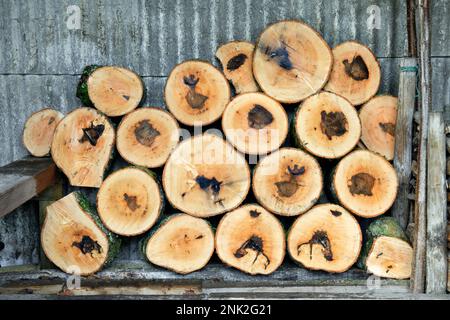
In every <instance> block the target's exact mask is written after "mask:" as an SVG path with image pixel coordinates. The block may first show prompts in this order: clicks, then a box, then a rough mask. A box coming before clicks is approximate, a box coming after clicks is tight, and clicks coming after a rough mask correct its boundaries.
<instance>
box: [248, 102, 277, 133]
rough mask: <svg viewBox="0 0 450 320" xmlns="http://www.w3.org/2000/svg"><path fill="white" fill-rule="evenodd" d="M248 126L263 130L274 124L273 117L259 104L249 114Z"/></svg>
mask: <svg viewBox="0 0 450 320" xmlns="http://www.w3.org/2000/svg"><path fill="white" fill-rule="evenodd" d="M247 121H248V126H249V127H250V128H253V129H263V128H264V127H266V126H268V125H269V124H271V123H272V122H273V115H272V113H270V112H269V111H268V110H267V109H266V108H264V107H263V106H261V105H259V104H255V106H254V107H253V108H252V109H251V110H250V111H249V112H248V114H247Z"/></svg>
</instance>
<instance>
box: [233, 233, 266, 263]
mask: <svg viewBox="0 0 450 320" xmlns="http://www.w3.org/2000/svg"><path fill="white" fill-rule="evenodd" d="M247 250H253V251H255V252H256V256H255V259H254V260H253V262H252V264H255V262H256V260H257V259H258V257H259V255H262V256H263V257H264V258H265V259H266V262H265V263H264V269H267V267H268V266H269V264H270V259H269V257H267V255H266V254H265V253H264V249H263V240H262V239H261V238H260V237H258V236H255V235H253V236H251V237H250V238H249V239H248V240H247V241H245V242H244V243H243V244H242V245H241V246H240V247H239V249H237V250H236V252H235V253H234V256H235V257H236V258H238V259H240V258H242V257H243V256H245V255H246V254H247V253H248V252H247Z"/></svg>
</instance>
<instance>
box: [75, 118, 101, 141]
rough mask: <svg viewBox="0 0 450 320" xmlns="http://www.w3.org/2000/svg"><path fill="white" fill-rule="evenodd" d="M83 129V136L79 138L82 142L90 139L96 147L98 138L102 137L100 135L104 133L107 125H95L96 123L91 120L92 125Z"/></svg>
mask: <svg viewBox="0 0 450 320" xmlns="http://www.w3.org/2000/svg"><path fill="white" fill-rule="evenodd" d="M81 130H83V136H82V137H81V139H80V140H79V141H80V143H84V142H86V141H89V143H90V144H91V145H92V146H94V147H95V146H96V145H97V141H98V139H100V137H101V136H102V134H103V131H104V130H105V125H104V124H98V125H95V126H94V123H93V122H91V125H90V127H88V128H82V129H81Z"/></svg>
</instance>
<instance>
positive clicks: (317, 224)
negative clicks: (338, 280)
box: [287, 204, 362, 273]
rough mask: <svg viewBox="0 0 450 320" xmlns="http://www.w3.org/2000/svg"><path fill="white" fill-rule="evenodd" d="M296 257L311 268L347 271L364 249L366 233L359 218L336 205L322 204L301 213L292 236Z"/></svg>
mask: <svg viewBox="0 0 450 320" xmlns="http://www.w3.org/2000/svg"><path fill="white" fill-rule="evenodd" d="M287 242H288V252H289V254H290V256H291V257H292V259H293V260H294V261H296V262H298V263H300V264H301V265H302V266H304V267H305V268H307V269H311V270H323V271H327V272H333V273H340V272H345V271H347V270H348V269H350V267H351V266H352V265H353V264H354V263H355V262H356V260H357V259H358V256H359V252H360V251H361V245H362V233H361V228H360V227H359V224H358V222H357V221H356V219H355V217H353V215H351V214H350V213H348V212H347V211H346V210H345V209H344V208H342V207H340V206H338V205H335V204H321V205H317V206H315V207H313V208H312V209H311V210H309V211H308V212H306V213H305V214H303V215H301V216H300V217H299V218H297V220H295V222H294V223H293V224H292V226H291V228H290V230H289V233H288V236H287Z"/></svg>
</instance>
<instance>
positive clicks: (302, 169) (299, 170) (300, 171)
mask: <svg viewBox="0 0 450 320" xmlns="http://www.w3.org/2000/svg"><path fill="white" fill-rule="evenodd" d="M287 169H288V172H289V173H290V174H291V175H292V176H301V175H302V174H304V173H305V171H306V169H305V166H301V167H299V166H298V165H296V164H294V167H293V168H292V169H291V166H288V168H287Z"/></svg>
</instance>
